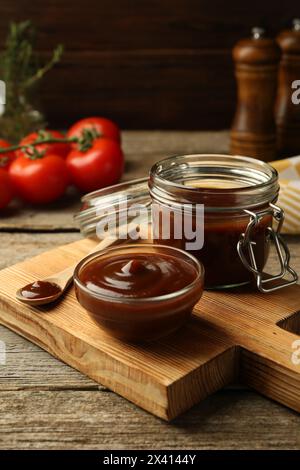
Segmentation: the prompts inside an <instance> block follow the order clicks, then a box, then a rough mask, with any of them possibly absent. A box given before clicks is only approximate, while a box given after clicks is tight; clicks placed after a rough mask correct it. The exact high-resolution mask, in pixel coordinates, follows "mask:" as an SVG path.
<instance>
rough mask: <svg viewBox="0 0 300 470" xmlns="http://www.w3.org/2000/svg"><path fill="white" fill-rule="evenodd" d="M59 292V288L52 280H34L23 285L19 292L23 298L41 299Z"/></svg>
mask: <svg viewBox="0 0 300 470" xmlns="http://www.w3.org/2000/svg"><path fill="white" fill-rule="evenodd" d="M60 292H61V288H60V287H59V286H58V285H57V284H54V283H53V282H48V281H35V282H33V283H31V284H27V285H26V286H25V287H23V288H22V289H21V292H20V293H21V295H22V296H23V297H24V298H25V299H43V298H45V297H52V296H54V295H57V294H59V293H60Z"/></svg>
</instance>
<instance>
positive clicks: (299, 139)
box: [276, 19, 300, 157]
mask: <svg viewBox="0 0 300 470" xmlns="http://www.w3.org/2000/svg"><path fill="white" fill-rule="evenodd" d="M277 40H278V43H279V45H280V47H281V50H282V58H281V62H280V67H279V88H278V96H277V102H276V124H277V135H278V151H279V155H280V157H288V156H291V155H297V154H299V153H300V104H296V103H293V100H292V96H293V93H294V92H295V89H293V88H292V84H293V82H294V81H295V80H300V19H295V20H294V21H293V28H292V29H289V30H285V31H282V32H281V33H280V34H279V36H278V38H277ZM298 96H299V95H298Z"/></svg>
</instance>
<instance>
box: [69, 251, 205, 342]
mask: <svg viewBox="0 0 300 470" xmlns="http://www.w3.org/2000/svg"><path fill="white" fill-rule="evenodd" d="M74 284H75V291H76V296H77V299H78V301H79V303H80V304H81V305H82V306H83V307H84V308H85V309H86V310H87V311H88V312H89V314H90V315H91V317H92V318H93V319H94V321H96V322H97V323H98V324H99V325H100V326H101V327H102V328H103V329H105V330H106V331H107V332H108V333H109V334H111V335H112V336H115V337H117V338H120V339H122V340H126V341H134V342H139V341H146V340H153V339H157V338H159V337H162V336H165V335H168V334H170V333H172V332H173V331H175V330H177V329H178V328H180V327H181V326H182V325H184V323H185V322H186V321H187V320H188V319H189V317H190V316H191V314H192V310H193V307H194V305H195V304H196V303H197V302H198V301H199V300H200V298H201V296H202V292H203V286H204V268H203V266H202V264H201V263H200V262H199V261H198V260H197V259H196V258H195V257H194V256H192V255H191V254H189V253H186V252H184V251H182V250H179V249H177V248H173V247H168V246H165V245H152V244H134V245H128V246H118V247H115V248H111V249H108V250H106V251H105V252H97V253H93V254H91V255H89V256H87V257H86V258H84V259H83V260H82V261H81V262H80V263H79V264H78V265H77V267H76V269H75V273H74Z"/></svg>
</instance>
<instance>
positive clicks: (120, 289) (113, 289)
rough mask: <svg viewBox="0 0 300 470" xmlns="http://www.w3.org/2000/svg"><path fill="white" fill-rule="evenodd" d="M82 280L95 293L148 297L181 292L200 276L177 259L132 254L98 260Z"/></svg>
mask: <svg viewBox="0 0 300 470" xmlns="http://www.w3.org/2000/svg"><path fill="white" fill-rule="evenodd" d="M79 277H80V281H81V282H82V283H83V284H84V285H85V286H86V287H87V288H88V289H89V290H90V291H92V292H95V293H96V294H102V295H112V293H113V295H114V296H117V297H131V298H146V297H157V296H162V295H166V294H170V293H172V292H177V291H179V290H181V289H183V288H184V287H186V286H188V285H189V284H191V283H192V282H193V281H194V279H195V278H196V277H197V272H196V269H195V268H194V267H193V266H192V265H191V264H189V263H188V262H187V261H184V260H182V259H180V258H176V257H175V256H169V255H166V254H143V253H137V254H135V255H134V258H133V257H132V254H131V253H128V254H126V253H124V254H121V255H118V256H115V257H114V258H113V259H103V260H101V259H98V260H97V259H96V260H94V261H92V262H90V263H88V264H87V265H86V266H84V267H83V268H82V270H81V272H80V276H79Z"/></svg>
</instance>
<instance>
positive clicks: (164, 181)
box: [149, 155, 297, 292]
mask: <svg viewBox="0 0 300 470" xmlns="http://www.w3.org/2000/svg"><path fill="white" fill-rule="evenodd" d="M149 189H150V195H151V198H152V203H153V204H152V212H153V208H154V204H155V205H156V211H155V216H153V238H154V241H155V242H157V243H163V244H167V245H169V246H173V247H177V248H181V249H186V250H187V251H190V249H188V248H187V243H189V246H191V243H190V241H191V240H190V239H187V238H186V237H185V235H184V234H185V230H184V227H181V233H182V234H183V235H182V236H181V238H178V237H175V236H174V233H175V229H176V224H177V225H178V220H180V222H179V224H181V223H182V224H184V223H186V222H188V225H190V226H191V227H192V228H193V230H194V231H197V230H202V231H203V235H204V242H203V246H202V247H200V248H199V249H197V248H196V249H195V250H192V251H190V252H191V253H192V254H193V255H194V256H195V257H196V258H198V259H199V260H200V261H201V262H202V263H203V265H204V267H205V272H206V279H205V287H208V288H225V287H234V286H239V285H243V284H247V283H249V282H250V281H251V280H253V276H254V278H255V279H256V283H257V287H258V288H259V290H261V291H263V292H269V291H271V290H274V289H277V288H279V287H283V286H286V285H287V284H289V283H295V282H296V281H297V274H296V273H295V271H294V270H293V269H292V268H291V267H290V266H289V251H288V247H287V246H286V244H285V242H284V241H283V239H282V238H281V236H280V234H279V232H280V228H281V225H282V222H283V216H284V215H283V211H282V210H281V209H280V208H279V207H277V206H276V205H275V203H276V201H277V198H278V193H279V184H278V175H277V172H276V170H275V169H273V168H272V167H271V166H270V165H268V164H267V163H264V162H262V161H259V160H256V159H252V158H248V157H236V156H234V157H232V156H227V155H184V156H176V157H172V158H168V159H165V160H162V161H160V162H158V163H156V164H155V165H154V166H153V167H152V169H151V172H150V179H149ZM201 207H202V209H203V220H202V222H201V224H202V226H201V227H200V226H197V225H199V222H198V219H197V218H196V211H197V210H198V208H201ZM186 209H187V210H186ZM180 212H181V214H182V213H183V212H184V217H182V219H178V218H176V214H178V213H180ZM168 218H169V224H170V229H169V236H168V237H165V234H164V224H165V221H166V220H168ZM274 222H275V223H274ZM274 226H275V227H274ZM177 228H178V227H177ZM167 232H168V231H167ZM271 240H273V241H274V242H275V247H276V250H277V253H278V257H279V262H280V272H279V273H278V274H276V275H274V276H270V275H268V274H265V273H264V272H263V269H264V266H265V264H266V260H267V257H268V253H269V245H270V241H271ZM195 246H197V244H196V243H195ZM286 274H289V279H288V280H287V281H282V282H279V280H280V279H283V278H284V277H285V276H286Z"/></svg>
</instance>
